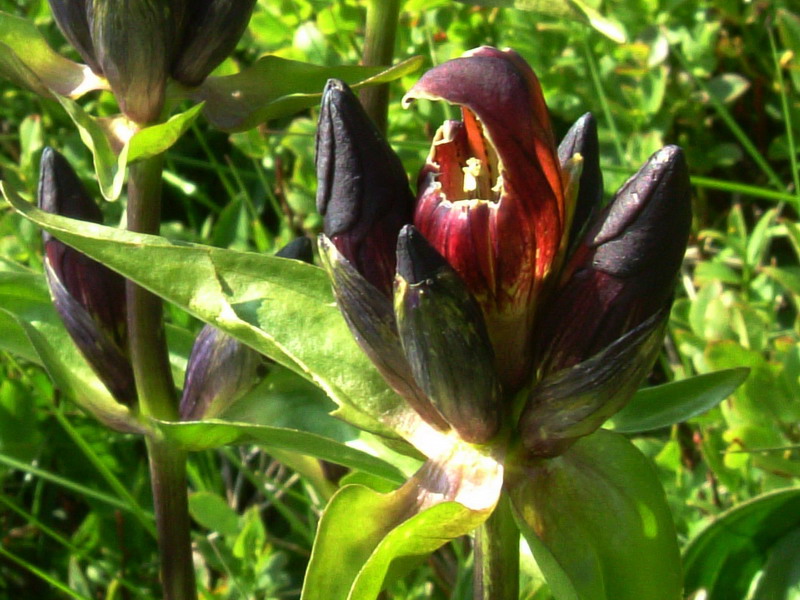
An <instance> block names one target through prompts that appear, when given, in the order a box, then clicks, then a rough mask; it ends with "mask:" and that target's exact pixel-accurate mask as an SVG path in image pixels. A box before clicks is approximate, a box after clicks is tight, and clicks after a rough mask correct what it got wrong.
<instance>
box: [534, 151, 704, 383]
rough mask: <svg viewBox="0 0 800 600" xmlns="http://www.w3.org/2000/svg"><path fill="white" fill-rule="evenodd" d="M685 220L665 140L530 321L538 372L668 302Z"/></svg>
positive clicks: (583, 353) (682, 176) (685, 186)
mask: <svg viewBox="0 0 800 600" xmlns="http://www.w3.org/2000/svg"><path fill="white" fill-rule="evenodd" d="M690 226H691V197H690V185H689V173H688V169H687V167H686V161H685V160H684V158H683V152H682V151H681V150H680V149H679V148H678V147H677V146H667V147H666V148H663V149H662V150H659V151H658V152H656V153H655V154H654V155H653V156H652V157H651V158H650V160H649V161H648V162H647V164H646V165H645V166H643V167H642V168H641V169H640V170H639V172H638V173H637V174H636V175H634V176H633V177H632V178H631V179H629V180H628V182H627V183H626V184H625V185H623V186H622V188H621V189H620V190H619V192H617V195H616V197H615V198H614V200H613V202H612V203H611V204H610V205H609V206H608V207H606V209H605V210H603V211H602V213H601V214H600V215H598V217H597V218H596V219H595V222H594V223H593V224H592V225H591V226H590V228H589V230H588V232H587V233H586V235H585V236H584V239H583V240H582V241H581V243H580V244H579V246H578V248H577V249H576V250H575V252H574V254H573V256H572V258H571V259H570V261H569V263H568V264H567V265H566V267H565V269H564V273H563V275H562V283H561V285H560V287H559V288H558V289H556V290H554V292H553V294H552V296H551V299H550V301H549V303H548V306H547V307H546V309H545V310H544V312H543V314H542V316H541V318H540V319H539V321H538V323H539V327H538V328H537V334H536V336H537V338H536V339H537V342H536V348H537V356H538V357H539V365H540V368H541V371H542V374H547V373H553V372H555V371H558V370H561V369H563V368H566V367H570V366H572V365H575V364H578V363H580V362H582V361H583V360H585V359H587V358H589V357H591V356H592V355H594V354H596V353H598V352H600V351H601V350H603V348H605V347H606V346H608V345H609V344H611V343H612V342H614V341H615V340H616V339H617V338H619V337H621V336H622V335H624V334H625V333H627V332H628V331H630V330H632V329H634V328H636V327H638V325H639V324H640V323H642V322H644V321H645V320H647V319H648V318H649V317H651V316H652V315H653V314H655V313H657V312H658V311H659V310H661V309H662V308H663V307H664V306H666V305H668V304H669V302H670V298H671V297H672V294H673V291H674V285H675V277H676V274H677V272H678V269H679V268H680V265H681V262H682V260H683V255H684V252H685V249H686V241H687V238H688V236H689V228H690ZM565 323H569V326H566V325H565Z"/></svg>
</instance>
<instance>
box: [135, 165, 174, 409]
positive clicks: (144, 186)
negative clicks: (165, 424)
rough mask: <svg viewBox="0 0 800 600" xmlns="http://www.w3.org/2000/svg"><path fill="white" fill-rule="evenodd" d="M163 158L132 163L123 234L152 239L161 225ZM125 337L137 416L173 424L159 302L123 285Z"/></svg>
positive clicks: (172, 390)
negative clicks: (139, 412)
mask: <svg viewBox="0 0 800 600" xmlns="http://www.w3.org/2000/svg"><path fill="white" fill-rule="evenodd" d="M163 165H164V157H163V156H161V155H159V156H154V157H153V158H149V159H147V160H143V161H140V162H137V163H134V164H132V165H131V167H130V174H129V177H128V229H129V230H130V231H135V232H137V233H152V234H158V231H159V225H160V223H161V172H162V169H163ZM127 302H128V336H129V340H130V354H131V363H132V364H133V374H134V377H135V379H136V389H137V391H138V394H139V410H140V411H141V412H142V414H143V415H146V416H152V417H155V418H156V419H163V420H167V421H174V420H176V419H177V418H178V408H177V400H176V398H175V386H174V383H173V381H172V372H171V371H170V366H169V355H168V353H167V344H166V338H165V336H164V319H163V313H164V311H163V307H162V304H161V299H160V298H159V297H158V296H154V295H153V294H151V293H150V292H148V291H147V290H144V289H142V288H140V287H139V286H138V285H136V284H135V283H133V282H131V281H128V285H127Z"/></svg>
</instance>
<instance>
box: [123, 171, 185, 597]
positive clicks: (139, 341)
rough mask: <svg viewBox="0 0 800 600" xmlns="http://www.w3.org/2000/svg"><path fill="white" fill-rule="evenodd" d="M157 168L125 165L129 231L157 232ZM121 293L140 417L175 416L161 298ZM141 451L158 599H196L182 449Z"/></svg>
mask: <svg viewBox="0 0 800 600" xmlns="http://www.w3.org/2000/svg"><path fill="white" fill-rule="evenodd" d="M163 166H164V157H163V156H161V155H159V156H154V157H153V158H149V159H146V160H143V161H140V162H137V163H135V164H133V165H131V167H130V172H129V176H128V229H129V230H130V231H135V232H138V233H151V234H157V233H158V232H159V226H160V224H161V173H162V170H163ZM126 296H127V310H128V337H129V344H130V356H131V363H132V365H133V374H134V377H135V379H136V390H137V393H138V400H139V410H140V412H141V414H142V415H143V416H146V417H148V416H149V417H154V418H156V419H162V420H167V421H174V420H177V419H178V403H177V398H176V395H175V385H174V382H173V381H172V372H171V370H170V365H169V354H168V352H167V344H166V337H165V335H164V318H163V316H164V311H163V306H162V302H161V299H160V298H159V297H158V296H155V295H153V294H151V293H150V292H148V291H147V290H145V289H143V288H141V287H139V286H138V285H136V284H135V283H133V282H132V281H128V282H127V287H126ZM147 452H148V456H149V460H150V479H151V484H152V488H153V504H154V506H155V513H156V529H157V531H158V551H159V557H160V564H161V585H162V586H163V589H164V600H196V598H197V588H196V584H195V578H194V564H193V563H192V545H191V537H190V522H189V512H188V498H187V493H186V452H184V451H183V450H181V449H179V448H176V447H174V446H173V445H171V444H169V443H167V442H165V441H164V440H161V439H159V438H157V437H155V436H151V437H148V438H147Z"/></svg>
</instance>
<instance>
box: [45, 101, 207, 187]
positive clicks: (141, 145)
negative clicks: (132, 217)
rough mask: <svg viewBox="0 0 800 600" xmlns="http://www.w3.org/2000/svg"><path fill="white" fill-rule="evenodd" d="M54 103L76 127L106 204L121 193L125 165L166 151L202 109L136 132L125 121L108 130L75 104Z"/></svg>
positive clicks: (192, 108) (117, 122)
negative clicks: (92, 161)
mask: <svg viewBox="0 0 800 600" xmlns="http://www.w3.org/2000/svg"><path fill="white" fill-rule="evenodd" d="M56 100H58V101H59V103H60V104H61V106H62V107H63V108H64V110H66V111H67V114H68V115H69V116H70V118H71V119H72V121H73V123H75V125H76V126H77V127H78V131H79V132H80V135H81V140H82V141H83V143H84V144H85V145H86V147H87V148H89V150H90V151H91V152H92V156H93V158H94V169H95V173H96V174H97V181H98V183H99V184H100V192H101V193H102V194H103V197H104V198H105V199H106V200H116V199H117V198H119V196H120V194H121V193H122V185H123V183H124V181H125V166H126V165H128V164H129V163H131V162H133V161H135V160H142V159H145V158H150V157H151V156H155V155H156V154H161V153H162V152H164V151H166V150H167V149H168V148H170V147H171V146H172V145H173V144H175V142H177V141H178V140H179V139H180V137H181V136H182V135H183V134H184V132H185V131H186V130H187V129H188V128H189V127H190V126H191V124H192V123H193V122H194V120H195V119H196V118H197V117H198V116H199V115H200V112H201V110H202V108H203V106H202V104H198V105H195V106H192V107H191V108H190V109H188V110H186V111H184V112H182V113H178V114H177V115H173V116H172V117H170V118H169V120H167V121H166V122H165V123H161V124H158V125H153V126H150V127H145V128H144V129H140V130H138V131H136V130H135V129H133V125H132V124H130V123H129V122H127V121H126V120H125V119H122V118H121V119H115V120H112V121H111V122H110V123H111V125H112V127H109V126H107V125H104V123H103V122H102V121H101V120H99V119H96V118H94V117H92V116H90V115H89V114H88V113H87V112H86V111H84V110H83V109H82V108H81V107H80V106H79V105H78V104H77V103H76V102H73V101H72V100H70V99H68V98H63V97H61V96H57V97H56Z"/></svg>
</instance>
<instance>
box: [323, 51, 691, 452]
mask: <svg viewBox="0 0 800 600" xmlns="http://www.w3.org/2000/svg"><path fill="white" fill-rule="evenodd" d="M418 98H425V99H431V100H444V101H447V102H450V103H453V104H456V105H458V106H460V108H461V112H462V120H460V121H448V122H446V123H445V124H444V125H443V126H442V127H441V128H440V129H439V131H438V132H437V133H436V136H435V138H434V142H433V147H432V149H431V152H430V154H429V156H428V160H427V162H426V164H425V166H424V167H423V169H422V172H421V175H420V177H419V181H418V185H419V189H418V194H417V198H416V199H414V197H413V196H412V194H411V193H410V192H409V189H408V185H407V179H406V175H405V174H404V172H403V170H402V167H401V165H400V162H399V160H398V159H397V158H396V156H394V154H393V153H392V151H391V149H390V148H389V147H388V145H387V144H386V142H385V141H384V140H383V139H382V138H381V136H380V134H379V133H378V132H377V131H376V130H375V128H374V127H373V126H372V124H371V123H370V121H369V119H368V118H367V116H366V115H365V114H364V112H363V110H362V109H361V106H360V105H359V104H358V101H357V100H356V99H355V97H354V96H353V95H352V93H351V92H350V91H349V89H348V88H347V87H346V86H345V85H344V84H343V83H341V82H338V81H331V82H329V83H328V86H327V88H326V92H325V95H324V98H323V104H322V110H321V115H320V127H319V134H318V136H319V137H318V141H317V152H318V154H317V161H318V174H319V180H320V186H319V191H318V197H317V201H318V206H319V210H320V212H321V213H322V214H323V216H324V218H325V234H326V235H325V236H322V237H321V241H320V248H321V254H322V258H323V263H324V264H325V267H326V269H327V270H328V272H329V274H330V276H331V279H332V282H333V288H334V292H335V295H336V298H337V301H338V304H339V307H340V309H341V311H342V313H343V314H344V317H345V319H346V320H347V323H348V325H349V326H350V328H351V330H352V331H353V334H354V336H355V338H356V340H357V341H358V343H359V344H360V345H361V347H362V348H363V349H364V351H365V352H366V353H367V354H368V355H369V356H370V358H371V359H372V360H373V362H374V363H375V365H376V366H377V368H378V369H379V371H380V372H381V373H382V374H383V376H384V378H385V379H386V381H387V382H388V383H389V385H390V386H391V387H392V388H393V389H394V390H395V391H397V393H399V394H400V395H401V396H403V397H404V398H405V399H406V401H407V403H408V404H409V405H410V406H412V407H413V408H414V410H415V411H416V412H417V413H418V414H419V415H420V416H421V417H422V419H424V420H425V421H426V422H427V423H428V424H430V425H431V426H432V427H433V428H435V429H438V430H440V431H445V432H446V431H450V430H455V432H457V435H458V436H459V437H460V438H461V439H462V440H464V441H466V442H469V443H477V444H486V445H488V446H490V447H502V448H504V452H505V451H509V452H511V453H513V454H514V455H515V456H520V455H523V456H528V457H529V458H535V457H547V456H555V455H558V454H561V453H563V452H564V451H565V450H567V449H568V448H569V447H570V446H571V445H572V444H573V443H574V442H575V441H576V440H577V439H579V438H580V437H582V436H586V435H588V434H590V433H592V432H594V431H595V430H596V429H598V428H599V427H600V426H601V425H602V424H603V422H604V421H605V420H607V419H608V418H609V417H611V416H612V415H613V414H614V413H615V412H617V411H618V410H620V409H621V408H622V407H623V406H624V405H625V404H626V402H627V401H628V400H629V399H630V398H631V396H632V395H633V393H634V392H635V390H636V389H637V387H638V385H639V384H640V383H641V380H642V379H643V378H644V376H645V375H646V374H647V373H648V371H649V369H650V368H651V366H652V364H653V362H654V360H655V358H656V356H657V354H658V350H659V348H660V345H661V339H662V336H663V328H664V324H665V322H666V319H667V316H668V313H669V306H670V303H671V298H672V292H673V287H674V283H675V277H676V274H677V271H678V269H679V267H680V264H681V261H682V258H683V254H684V251H685V248H686V241H687V238H688V234H689V228H690V223H691V205H690V195H689V178H688V171H687V167H686V164H685V161H684V158H683V153H682V151H681V150H680V149H679V148H677V147H675V146H668V147H666V148H663V149H662V150H660V151H658V152H656V153H655V154H654V155H653V156H652V157H651V158H650V160H649V161H648V162H647V164H645V165H644V166H643V167H642V168H641V169H640V170H639V172H638V173H636V174H635V175H634V176H633V177H632V178H631V179H630V180H629V181H628V182H627V183H626V184H625V185H624V186H623V187H622V188H621V189H620V190H619V191H618V192H617V194H616V195H615V197H614V198H613V200H612V201H611V202H610V203H609V204H608V205H607V206H605V207H601V206H599V202H600V199H601V196H602V176H601V174H600V169H599V164H598V160H599V156H598V154H599V153H598V142H597V131H596V126H595V123H594V120H593V119H592V117H591V115H585V116H584V117H583V118H581V119H580V120H579V121H578V122H577V123H576V124H575V125H574V126H573V127H572V129H571V130H570V131H569V133H568V134H567V135H566V137H565V138H564V140H563V141H562V143H561V145H560V147H556V144H555V140H554V135H553V132H552V128H551V125H550V119H549V117H548V114H547V107H546V105H545V102H544V99H543V96H542V92H541V88H540V85H539V82H538V80H537V78H536V76H535V74H534V73H533V71H532V70H531V69H530V67H529V66H528V65H527V64H526V63H525V62H524V60H523V59H522V58H521V57H520V56H519V55H518V54H516V53H515V52H513V51H510V50H507V51H500V50H497V49H494V48H488V47H483V48H478V49H476V50H474V51H471V52H469V53H468V54H466V55H465V56H464V57H462V58H459V59H455V60H451V61H449V62H446V63H444V64H442V65H439V66H437V67H435V68H433V69H432V70H430V71H428V72H427V73H426V74H425V75H423V76H422V78H421V79H420V80H419V82H418V83H417V84H416V85H415V86H414V87H413V88H412V89H411V90H410V91H409V92H408V94H407V95H406V97H405V99H404V102H405V103H406V104H408V103H410V102H411V101H412V100H414V99H418Z"/></svg>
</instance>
